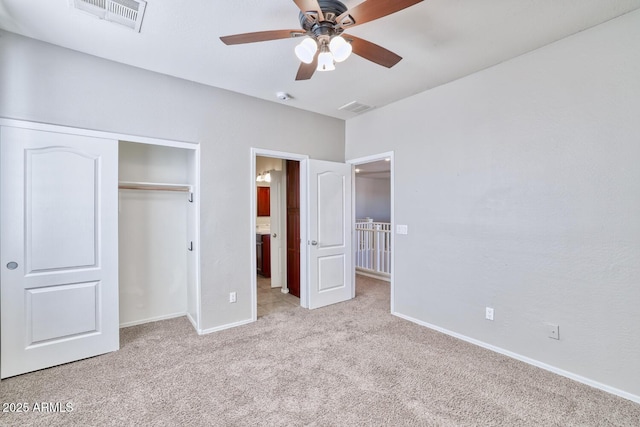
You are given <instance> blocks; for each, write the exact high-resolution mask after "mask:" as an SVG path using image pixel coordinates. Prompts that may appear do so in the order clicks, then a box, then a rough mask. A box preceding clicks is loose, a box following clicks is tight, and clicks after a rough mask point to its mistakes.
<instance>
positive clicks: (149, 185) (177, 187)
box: [118, 182, 192, 193]
mask: <svg viewBox="0 0 640 427" xmlns="http://www.w3.org/2000/svg"><path fill="white" fill-rule="evenodd" d="M118 188H119V189H121V190H152V191H182V192H185V193H190V192H191V191H192V190H191V186H190V185H187V184H160V183H153V182H120V183H119V184H118Z"/></svg>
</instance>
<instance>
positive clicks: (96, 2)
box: [71, 0, 147, 32]
mask: <svg viewBox="0 0 640 427" xmlns="http://www.w3.org/2000/svg"><path fill="white" fill-rule="evenodd" d="M71 4H72V5H73V7H75V8H76V9H80V10H82V11H84V12H88V13H90V14H92V15H95V16H97V17H98V18H100V19H104V20H105V21H110V22H115V23H117V24H121V25H124V26H125V27H129V28H131V29H132V30H135V31H136V32H140V25H141V24H142V16H143V15H144V9H145V8H146V7H147V2H146V1H143V0H71Z"/></svg>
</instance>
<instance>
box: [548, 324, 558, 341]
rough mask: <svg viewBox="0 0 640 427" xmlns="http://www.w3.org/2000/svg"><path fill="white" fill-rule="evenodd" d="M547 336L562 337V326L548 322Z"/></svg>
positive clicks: (552, 337)
mask: <svg viewBox="0 0 640 427" xmlns="http://www.w3.org/2000/svg"><path fill="white" fill-rule="evenodd" d="M547 336H548V337H549V338H551V339H554V340H559V339H560V326H558V325H554V324H553V323H547Z"/></svg>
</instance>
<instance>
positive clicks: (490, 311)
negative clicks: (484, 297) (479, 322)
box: [484, 307, 493, 320]
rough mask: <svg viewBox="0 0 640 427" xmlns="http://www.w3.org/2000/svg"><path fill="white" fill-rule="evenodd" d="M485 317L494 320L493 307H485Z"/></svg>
mask: <svg viewBox="0 0 640 427" xmlns="http://www.w3.org/2000/svg"><path fill="white" fill-rule="evenodd" d="M484 318H485V319H487V320H493V308H491V307H485V312H484Z"/></svg>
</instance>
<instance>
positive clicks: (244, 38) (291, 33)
mask: <svg viewBox="0 0 640 427" xmlns="http://www.w3.org/2000/svg"><path fill="white" fill-rule="evenodd" d="M303 34H306V32H305V31H303V30H272V31H258V32H255V33H243V34H234V35H232V36H222V37H220V40H222V42H223V43H224V44H226V45H230V44H243V43H255V42H265V41H269V40H279V39H288V38H291V37H298V36H301V35H303Z"/></svg>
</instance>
